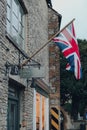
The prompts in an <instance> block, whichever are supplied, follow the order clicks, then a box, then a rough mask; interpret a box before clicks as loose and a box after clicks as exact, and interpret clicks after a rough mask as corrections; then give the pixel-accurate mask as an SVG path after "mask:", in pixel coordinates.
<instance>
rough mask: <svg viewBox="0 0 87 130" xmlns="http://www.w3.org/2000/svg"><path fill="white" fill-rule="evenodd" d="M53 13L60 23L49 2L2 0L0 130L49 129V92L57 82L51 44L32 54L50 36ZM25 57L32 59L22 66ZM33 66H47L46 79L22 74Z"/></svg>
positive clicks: (0, 3)
mask: <svg viewBox="0 0 87 130" xmlns="http://www.w3.org/2000/svg"><path fill="white" fill-rule="evenodd" d="M48 5H49V6H48ZM50 13H52V16H53V14H54V16H55V19H57V23H58V19H61V17H60V18H59V17H58V16H59V14H57V13H55V11H54V10H53V9H52V8H50V3H49V1H45V0H39V1H37V0H0V130H39V129H40V130H49V129H50V123H49V122H50V121H49V120H50V118H49V116H50V105H49V103H50V101H51V103H52V100H50V93H51V92H52V93H53V91H54V89H53V88H54V87H55V85H56V84H55V85H53V83H52V81H54V78H53V80H52V78H51V76H52V75H51V74H50V73H52V72H50V71H49V65H50V64H49V61H50V60H49V50H51V47H52V46H51V44H52V43H50V46H51V47H50V49H49V46H46V47H44V48H43V49H42V50H41V51H40V52H39V53H37V54H36V55H34V57H32V55H33V54H34V53H35V52H36V51H37V50H38V49H39V48H40V47H42V46H43V44H44V43H46V42H47V40H48V38H49V37H50V33H51V32H52V29H51V30H50V29H49V26H48V25H49V21H50V17H48V16H49V15H50ZM51 22H52V21H51ZM53 22H54V21H53ZM55 22H56V21H55ZM59 23H60V21H59ZM52 28H54V27H52ZM57 28H59V25H57ZM53 33H55V32H52V34H53ZM52 45H53V44H52ZM52 48H54V47H52ZM56 53H57V51H56ZM30 57H32V59H30ZM26 59H30V60H29V61H28V62H27V63H26V64H24V65H23V66H22V67H21V65H22V64H23V63H24V62H25V61H26ZM56 65H57V64H56ZM31 67H33V68H40V67H43V68H45V69H44V74H45V75H44V76H43V78H35V77H33V78H31V77H28V78H21V77H20V74H19V73H20V70H21V69H23V68H28V69H31ZM51 68H54V67H52V66H51V67H50V70H51ZM58 69H59V67H58V68H57V70H58ZM49 72H50V73H49ZM57 74H58V75H59V73H57ZM57 74H56V75H57ZM49 75H50V76H49ZM56 75H55V76H56ZM49 77H50V78H49ZM56 81H58V82H59V77H58V78H57V79H56ZM50 85H51V89H50ZM52 86H54V87H53V88H52ZM58 87H59V84H57V87H56V88H57V90H58ZM50 90H51V91H50ZM58 91H59V90H58ZM57 100H59V99H57Z"/></svg>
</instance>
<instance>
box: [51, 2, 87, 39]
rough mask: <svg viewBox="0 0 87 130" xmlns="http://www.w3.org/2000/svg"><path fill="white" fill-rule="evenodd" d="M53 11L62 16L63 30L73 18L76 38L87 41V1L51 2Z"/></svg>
mask: <svg viewBox="0 0 87 130" xmlns="http://www.w3.org/2000/svg"><path fill="white" fill-rule="evenodd" d="M51 1H52V5H53V9H54V10H56V11H57V12H58V13H59V14H61V15H62V21H61V29H62V28H63V27H64V26H65V25H66V24H68V23H69V22H70V21H71V20H72V19H73V18H75V21H74V27H75V32H76V37H77V38H79V39H86V40H87V0H51Z"/></svg>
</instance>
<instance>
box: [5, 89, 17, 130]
mask: <svg viewBox="0 0 87 130" xmlns="http://www.w3.org/2000/svg"><path fill="white" fill-rule="evenodd" d="M7 122H8V127H7V128H8V129H7V130H19V97H18V90H17V89H16V88H12V87H9V97H8V120H7Z"/></svg>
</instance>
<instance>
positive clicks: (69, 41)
mask: <svg viewBox="0 0 87 130" xmlns="http://www.w3.org/2000/svg"><path fill="white" fill-rule="evenodd" d="M53 41H54V42H55V43H56V45H57V46H58V47H59V48H60V50H61V51H62V53H63V55H64V57H65V58H66V59H67V61H68V64H67V65H66V70H71V71H73V72H74V75H75V77H76V79H80V78H81V76H82V69H81V62H80V54H79V47H78V42H77V39H76V35H75V30H74V24H73V22H72V23H71V24H69V25H68V26H67V27H66V28H65V29H64V30H62V32H61V33H60V34H59V35H58V36H56V37H55V38H53Z"/></svg>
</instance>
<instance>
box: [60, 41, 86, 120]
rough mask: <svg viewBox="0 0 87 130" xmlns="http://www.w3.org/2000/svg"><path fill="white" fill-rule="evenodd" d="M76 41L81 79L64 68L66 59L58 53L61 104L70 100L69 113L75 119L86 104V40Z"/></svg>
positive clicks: (63, 104)
mask: <svg viewBox="0 0 87 130" xmlns="http://www.w3.org/2000/svg"><path fill="white" fill-rule="evenodd" d="M78 43H79V44H78V45H79V51H80V56H81V57H80V58H81V65H82V79H80V80H76V79H75V77H74V74H73V73H72V72H69V71H66V70H65V68H66V63H67V61H66V59H65V58H64V57H63V55H62V54H61V53H60V93H61V105H62V106H65V105H66V103H67V102H68V101H70V100H72V105H71V106H72V107H71V111H72V112H71V115H73V116H74V118H75V119H76V116H77V114H78V112H80V113H81V115H82V114H83V112H84V109H85V107H86V104H87V41H86V40H81V39H78ZM69 111H70V110H69ZM72 113H74V114H72Z"/></svg>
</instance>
